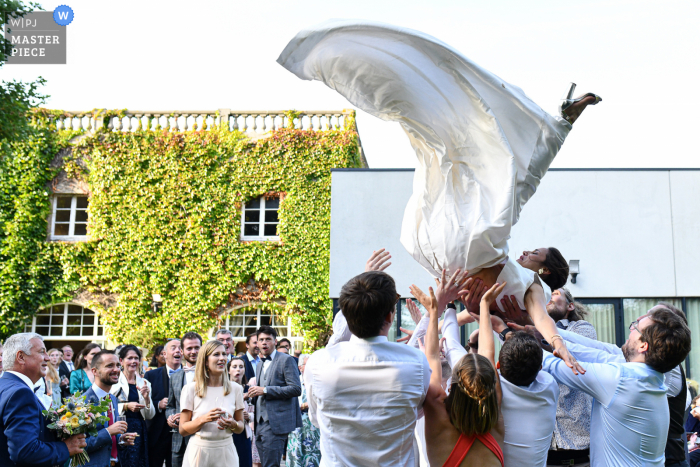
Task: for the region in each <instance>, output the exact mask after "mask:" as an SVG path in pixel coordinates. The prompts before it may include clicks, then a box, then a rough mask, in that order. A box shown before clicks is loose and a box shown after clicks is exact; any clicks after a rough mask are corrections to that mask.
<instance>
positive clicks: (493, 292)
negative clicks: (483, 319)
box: [481, 282, 507, 308]
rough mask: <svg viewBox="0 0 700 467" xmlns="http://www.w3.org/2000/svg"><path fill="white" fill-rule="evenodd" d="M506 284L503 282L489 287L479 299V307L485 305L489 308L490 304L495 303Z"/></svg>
mask: <svg viewBox="0 0 700 467" xmlns="http://www.w3.org/2000/svg"><path fill="white" fill-rule="evenodd" d="M506 284H507V282H504V283H502V284H499V283H498V282H496V283H495V284H493V286H491V288H490V289H489V290H487V291H486V293H485V294H484V296H483V297H482V298H481V305H482V306H483V305H486V306H487V307H489V308H490V307H491V304H492V303H493V302H494V301H496V299H497V298H498V296H499V295H501V292H503V289H505V287H506Z"/></svg>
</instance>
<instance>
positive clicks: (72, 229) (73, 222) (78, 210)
mask: <svg viewBox="0 0 700 467" xmlns="http://www.w3.org/2000/svg"><path fill="white" fill-rule="evenodd" d="M87 208H88V197H87V196H84V195H75V196H70V195H69V196H55V197H54V199H53V216H52V223H51V239H52V240H86V239H87V221H88V213H87Z"/></svg>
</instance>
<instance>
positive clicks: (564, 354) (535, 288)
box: [479, 283, 586, 375]
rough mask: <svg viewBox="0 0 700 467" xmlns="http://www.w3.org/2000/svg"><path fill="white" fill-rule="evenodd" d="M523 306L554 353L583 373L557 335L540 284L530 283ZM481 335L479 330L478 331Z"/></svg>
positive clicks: (575, 370)
mask: <svg viewBox="0 0 700 467" xmlns="http://www.w3.org/2000/svg"><path fill="white" fill-rule="evenodd" d="M525 308H526V309H527V312H528V314H529V315H530V317H531V318H532V321H533V322H534V323H535V327H536V328H537V330H538V331H539V332H540V333H541V334H542V336H543V337H544V338H545V339H546V340H547V342H549V344H550V345H551V346H552V348H553V349H554V352H553V353H554V355H555V356H557V357H559V358H561V359H562V360H563V361H564V363H566V366H568V367H569V368H571V369H572V370H573V372H574V374H575V375H576V374H578V373H585V372H586V370H585V369H584V368H583V367H582V366H580V365H579V364H578V363H577V362H576V359H575V358H574V357H573V356H572V355H571V354H570V353H569V351H568V350H567V349H566V344H565V343H564V339H563V338H562V337H561V335H559V333H558V329H557V326H556V324H555V323H554V320H553V319H552V318H551V317H550V316H549V314H548V313H547V309H546V303H545V298H544V290H543V289H542V286H541V285H540V284H537V283H535V284H532V285H531V286H530V288H529V289H527V292H526V293H525ZM479 335H481V331H479Z"/></svg>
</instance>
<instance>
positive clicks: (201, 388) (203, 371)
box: [194, 340, 231, 398]
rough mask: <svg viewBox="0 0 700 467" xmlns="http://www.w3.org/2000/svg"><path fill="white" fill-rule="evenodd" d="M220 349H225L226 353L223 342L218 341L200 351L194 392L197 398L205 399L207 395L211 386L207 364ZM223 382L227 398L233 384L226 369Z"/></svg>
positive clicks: (208, 343)
mask: <svg viewBox="0 0 700 467" xmlns="http://www.w3.org/2000/svg"><path fill="white" fill-rule="evenodd" d="M219 347H223V348H224V351H225V350H226V346H225V345H224V343H223V342H221V341H217V340H212V341H209V342H207V343H206V344H204V346H203V347H202V349H201V350H200V351H199V355H197V363H196V368H195V370H194V392H195V394H196V395H197V397H200V398H204V396H206V395H207V386H208V385H209V368H207V362H208V361H209V357H210V356H211V354H213V353H214V351H215V350H216V349H217V348H219ZM223 381H224V396H227V395H228V394H229V393H230V392H231V383H230V382H229V379H228V371H226V369H225V368H224V374H223Z"/></svg>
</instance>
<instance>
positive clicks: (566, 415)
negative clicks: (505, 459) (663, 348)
mask: <svg viewBox="0 0 700 467" xmlns="http://www.w3.org/2000/svg"><path fill="white" fill-rule="evenodd" d="M547 313H549V316H551V317H552V319H553V320H554V322H555V323H556V325H557V328H559V329H562V330H565V331H568V332H571V333H575V334H578V335H579V336H583V337H587V338H588V339H592V340H597V339H598V334H597V333H596V330H595V328H594V327H593V325H592V324H591V323H589V322H588V321H586V320H585V319H584V318H585V317H586V314H587V312H586V309H585V308H584V307H583V305H582V304H580V303H578V302H576V301H574V297H573V296H572V295H571V292H569V291H568V290H567V289H566V288H564V287H562V288H561V289H557V290H553V291H552V299H551V300H550V301H549V303H548V304H547ZM592 403H593V401H592V399H591V396H589V395H588V394H586V393H584V392H583V391H579V390H577V389H572V388H570V387H568V386H566V385H564V384H560V385H559V400H558V402H557V419H556V423H555V426H554V436H552V447H551V449H550V451H549V455H548V456H547V465H549V466H561V465H573V466H578V465H587V464H588V462H589V455H590V453H589V447H590V440H591V404H592Z"/></svg>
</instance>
